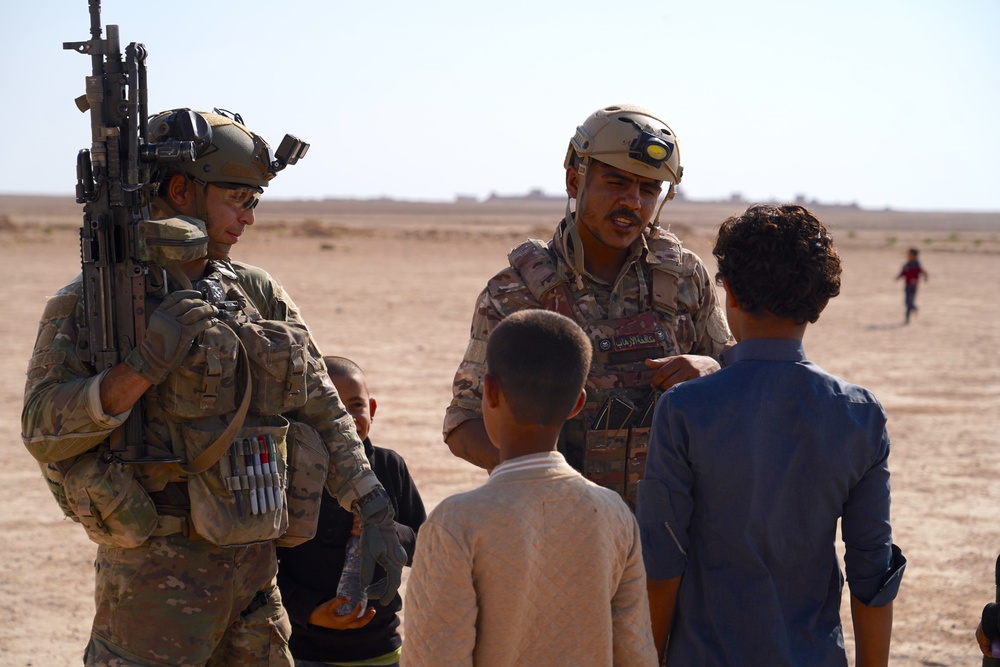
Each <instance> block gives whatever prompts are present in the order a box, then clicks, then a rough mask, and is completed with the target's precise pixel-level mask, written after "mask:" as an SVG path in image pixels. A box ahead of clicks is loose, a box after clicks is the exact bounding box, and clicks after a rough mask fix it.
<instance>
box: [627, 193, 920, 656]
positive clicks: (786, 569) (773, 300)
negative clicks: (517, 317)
mask: <svg viewBox="0 0 1000 667" xmlns="http://www.w3.org/2000/svg"><path fill="white" fill-rule="evenodd" d="M713 254H714V255H715V257H716V260H717V261H718V267H719V269H718V273H717V274H716V280H718V281H720V282H721V284H722V287H723V288H724V289H725V294H726V298H725V303H726V316H727V319H728V320H729V327H730V329H731V330H732V332H733V336H734V337H735V338H736V341H737V344H736V346H735V347H732V348H730V349H729V350H726V351H725V352H724V353H723V364H722V369H721V370H719V371H716V372H715V373H713V374H711V375H708V376H705V377H701V378H697V379H693V380H688V381H687V382H683V383H681V384H679V385H676V386H675V387H672V388H671V389H670V390H668V391H667V392H666V393H664V394H663V396H662V397H661V398H660V401H659V403H658V404H657V408H656V412H655V415H654V417H653V426H652V434H651V439H650V448H649V454H648V458H647V460H646V476H645V478H644V480H643V481H641V482H639V493H638V508H637V516H638V519H639V526H640V531H641V534H642V548H643V555H644V557H645V563H646V574H647V576H648V577H649V604H650V614H651V616H652V622H653V636H654V637H655V641H656V646H657V650H658V651H659V652H660V654H661V656H662V654H663V653H664V652H666V658H667V664H668V665H680V666H682V667H687V666H688V665H700V666H708V667H712V666H716V667H724V666H729V665H748V666H760V667H797V666H801V665H809V666H810V667H834V666H836V667H846V665H847V656H846V654H845V651H844V636H843V630H842V627H841V620H840V602H841V594H842V588H843V584H844V579H843V575H842V573H841V570H840V565H839V562H838V557H837V550H836V543H835V541H836V535H837V524H838V520H839V521H840V523H841V528H840V530H841V535H842V538H843V541H844V546H845V554H846V555H845V564H846V569H847V581H848V585H849V587H850V592H851V595H850V598H851V616H852V618H853V621H854V636H855V644H856V655H857V657H856V661H855V664H856V665H858V666H864V667H877V666H881V667H884V666H885V665H886V664H887V662H888V657H889V641H890V637H891V631H892V602H893V600H894V599H895V597H896V593H897V591H898V589H899V583H900V580H901V579H902V575H903V569H904V566H905V563H906V560H905V558H903V555H902V553H901V552H900V550H899V548H898V547H896V546H895V545H894V544H893V541H892V531H891V529H890V526H889V467H888V463H887V461H888V457H889V436H888V434H887V433H886V428H885V427H886V415H885V412H884V411H883V409H882V406H881V405H880V404H879V402H878V400H876V398H875V397H874V396H873V395H872V394H871V392H869V391H868V390H866V389H864V388H863V387H859V386H857V385H852V384H848V383H847V382H845V381H843V380H841V379H839V378H836V377H834V376H832V375H830V374H829V373H827V372H825V371H824V370H823V369H821V368H819V367H818V366H816V365H815V364H813V363H812V362H810V361H809V360H808V359H807V358H806V354H805V349H804V347H803V345H802V339H803V336H804V335H805V331H806V326H807V325H808V323H810V322H815V321H816V320H817V319H819V315H820V313H821V312H822V311H823V308H824V307H825V306H826V304H827V302H828V300H829V299H830V298H832V297H834V296H836V295H837V294H839V293H840V273H841V269H840V258H839V257H838V256H837V252H836V250H835V249H834V247H833V241H832V239H831V238H830V235H829V234H828V233H827V231H826V228H825V227H824V226H823V224H822V223H821V222H820V221H819V220H817V219H816V218H815V217H814V216H813V215H812V214H811V213H810V212H809V211H808V210H806V209H804V208H802V207H801V206H764V205H758V206H752V207H750V208H749V209H747V210H746V211H745V212H744V213H743V214H742V215H740V216H738V217H733V218H730V219H728V220H726V221H725V222H724V223H723V224H722V227H721V229H720V230H719V235H718V239H717V241H716V244H715V249H714V250H713Z"/></svg>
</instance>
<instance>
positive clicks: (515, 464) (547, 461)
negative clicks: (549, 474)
mask: <svg viewBox="0 0 1000 667" xmlns="http://www.w3.org/2000/svg"><path fill="white" fill-rule="evenodd" d="M565 465H568V464H567V463H566V458H565V457H564V456H563V455H562V453H561V452H539V453H537V454H525V455H524V456H518V457H517V458H513V459H508V460H506V461H504V462H503V463H501V464H499V465H498V466H497V467H496V468H494V469H493V472H491V473H490V479H493V478H494V477H496V476H498V475H503V474H506V473H509V472H519V471H521V470H540V469H546V468H558V467H561V466H565Z"/></svg>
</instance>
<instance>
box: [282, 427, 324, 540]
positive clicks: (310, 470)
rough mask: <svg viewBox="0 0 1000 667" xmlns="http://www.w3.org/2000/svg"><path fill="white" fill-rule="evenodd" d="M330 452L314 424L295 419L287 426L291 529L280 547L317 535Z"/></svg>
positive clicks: (287, 531) (283, 538)
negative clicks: (310, 424)
mask: <svg viewBox="0 0 1000 667" xmlns="http://www.w3.org/2000/svg"><path fill="white" fill-rule="evenodd" d="M329 468H330V452H328V451H327V449H326V445H325V444H324V443H323V439H322V438H321V437H320V435H319V433H318V432H317V431H316V429H314V428H313V427H311V426H309V425H308V424H303V423H302V422H297V421H293V422H291V423H290V424H289V426H288V489H287V492H288V493H287V498H288V529H287V530H286V531H285V534H284V535H282V536H281V537H279V538H278V543H277V544H278V546H279V547H294V546H297V545H299V544H302V543H303V542H306V541H307V540H311V539H312V538H313V537H315V536H316V526H317V524H318V522H319V508H320V505H321V504H322V500H323V486H324V484H325V483H326V475H327V471H328V470H329Z"/></svg>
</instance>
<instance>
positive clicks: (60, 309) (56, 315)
mask: <svg viewBox="0 0 1000 667" xmlns="http://www.w3.org/2000/svg"><path fill="white" fill-rule="evenodd" d="M79 300H80V297H79V295H77V294H57V295H56V296H53V297H49V300H48V301H46V302H45V310H44V311H43V312H42V321H43V322H48V321H51V320H64V319H66V318H67V317H69V316H70V315H72V314H73V309H74V308H76V304H77V302H78V301H79Z"/></svg>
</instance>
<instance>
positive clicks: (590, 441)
mask: <svg viewBox="0 0 1000 667" xmlns="http://www.w3.org/2000/svg"><path fill="white" fill-rule="evenodd" d="M564 167H565V169H566V191H567V194H568V195H569V201H568V202H567V205H566V216H565V218H563V220H562V222H560V223H559V225H558V227H557V228H556V231H555V236H554V237H553V238H552V240H551V241H549V242H548V243H547V244H545V243H542V242H541V241H536V240H529V241H527V242H525V243H523V244H521V245H519V246H517V247H516V248H514V249H513V250H512V251H511V253H510V255H509V256H508V259H509V262H510V266H509V267H507V268H506V269H504V270H502V271H500V273H498V274H496V275H495V276H494V277H493V278H492V279H491V280H490V281H489V282H488V283H487V285H486V288H485V289H484V290H483V291H482V293H481V294H480V296H479V299H478V301H477V303H476V309H475V313H474V314H473V319H472V331H471V338H470V340H469V344H468V347H467V348H466V351H465V356H464V358H463V359H462V362H461V364H460V365H459V368H458V371H457V373H456V375H455V381H454V385H453V395H454V397H453V399H452V402H451V404H450V406H449V407H448V409H447V412H446V415H445V421H444V437H445V441H446V442H447V444H448V446H449V448H450V449H451V451H452V453H453V454H455V455H456V456H459V457H461V458H464V459H466V460H467V461H470V462H472V463H474V464H476V465H478V466H480V467H482V468H486V469H487V470H491V469H492V468H493V467H494V466H495V465H496V464H497V450H496V449H495V448H494V447H493V446H492V445H491V444H490V442H489V438H488V437H487V436H486V432H485V428H484V426H483V422H482V413H481V410H480V401H481V400H482V382H483V375H484V373H485V364H484V360H485V350H486V340H487V338H488V337H489V335H490V331H492V330H493V328H494V327H495V326H496V325H497V324H498V323H499V322H500V321H501V320H502V319H503V318H504V317H506V316H507V315H509V314H511V313H513V312H516V311H519V310H524V309H528V308H545V309H547V310H553V311H556V312H559V313H562V314H563V315H566V316H568V317H570V318H572V319H574V320H576V322H577V323H578V324H579V325H580V326H581V327H583V329H584V331H586V332H587V334H588V335H589V336H590V338H591V342H592V343H593V348H594V359H593V363H592V366H591V372H590V376H589V377H588V380H587V399H588V400H587V405H586V407H585V408H584V410H583V412H582V413H581V415H580V416H578V417H576V418H574V419H572V420H570V421H569V422H568V423H567V425H566V427H565V428H564V429H563V434H562V438H561V440H560V444H559V449H560V451H561V452H562V453H563V454H564V455H565V456H566V459H567V460H568V461H569V463H570V464H571V465H572V466H573V467H574V468H576V469H578V470H580V471H581V472H583V474H584V475H585V476H586V477H587V478H589V479H591V480H592V481H595V482H597V483H598V484H601V485H603V486H606V487H609V488H612V489H614V490H616V491H618V492H619V493H620V494H621V495H622V496H623V497H624V498H625V499H626V501H627V502H629V504H630V505H631V506H632V507H633V508H634V500H635V489H636V483H637V482H638V480H639V479H640V478H641V476H642V473H643V471H644V468H645V456H646V447H647V441H648V434H649V423H650V419H651V417H652V410H653V406H654V405H655V401H656V398H657V396H658V395H659V394H660V392H661V391H662V390H664V389H667V388H668V387H670V386H672V385H674V384H676V383H678V382H682V381H684V380H688V379H691V378H694V377H698V376H701V375H706V374H708V373H711V372H713V371H715V370H717V369H718V368H719V363H718V358H719V356H720V354H721V353H722V351H723V350H724V349H725V348H726V347H728V346H730V345H732V344H733V340H732V337H731V335H730V333H729V329H728V326H727V324H726V320H725V315H724V314H723V312H722V310H721V308H720V305H719V301H718V299H717V296H716V293H715V289H714V285H713V282H712V279H711V277H710V275H709V273H708V271H707V270H706V269H705V266H704V265H703V264H702V262H701V260H700V259H699V258H698V257H697V256H696V255H695V254H694V253H692V252H690V251H688V250H685V249H684V248H683V247H682V246H681V243H680V241H679V240H678V239H677V237H676V236H674V235H673V234H670V233H668V232H667V231H665V230H663V229H661V228H660V226H659V222H658V218H659V207H662V205H663V203H665V202H666V201H667V200H668V199H671V198H672V197H673V195H674V192H675V190H674V188H675V187H676V185H677V184H678V183H680V180H681V175H682V171H683V169H682V168H681V166H680V153H679V150H678V146H677V138H676V137H675V136H674V134H673V132H672V131H671V129H670V128H669V127H668V126H667V125H666V123H664V122H663V121H661V120H660V119H659V118H657V117H656V116H655V115H654V114H652V113H650V112H649V111H648V110H645V109H643V108H641V107H636V106H631V105H621V106H611V107H606V108H603V109H600V110H598V111H596V112H595V113H593V114H592V115H591V116H590V117H589V118H588V119H587V120H586V121H585V122H584V124H583V125H581V126H579V127H578V128H577V131H576V134H575V135H574V136H573V138H572V140H571V141H570V145H569V148H568V150H567V153H566V159H565V163H564ZM664 188H666V191H667V193H666V196H665V197H664V199H663V202H661V203H660V204H659V207H658V205H657V203H658V201H659V198H660V194H661V193H662V191H663V189H664ZM573 200H575V201H576V210H575V212H574V211H573V210H571V207H570V203H571V202H572V201H573Z"/></svg>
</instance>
